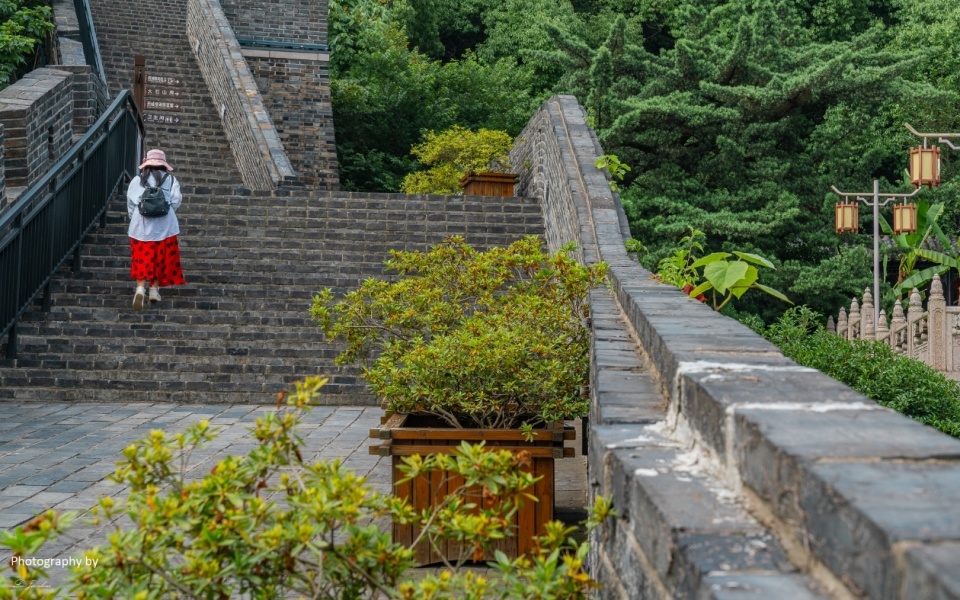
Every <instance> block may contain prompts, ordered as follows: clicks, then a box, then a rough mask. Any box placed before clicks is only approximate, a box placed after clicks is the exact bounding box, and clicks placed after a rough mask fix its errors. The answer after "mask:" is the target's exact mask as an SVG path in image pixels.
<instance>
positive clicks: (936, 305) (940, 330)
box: [927, 275, 950, 371]
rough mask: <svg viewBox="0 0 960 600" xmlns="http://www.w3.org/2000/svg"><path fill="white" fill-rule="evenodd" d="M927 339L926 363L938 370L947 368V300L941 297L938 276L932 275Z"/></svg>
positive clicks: (941, 290)
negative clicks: (928, 345) (928, 348)
mask: <svg viewBox="0 0 960 600" xmlns="http://www.w3.org/2000/svg"><path fill="white" fill-rule="evenodd" d="M927 315H928V316H927V332H928V333H927V339H928V340H930V352H929V354H928V356H929V357H930V359H929V361H928V363H927V364H929V365H930V366H931V367H933V368H934V369H937V370H938V371H946V370H947V337H948V336H949V335H950V332H949V331H947V300H946V298H944V297H943V284H942V283H940V276H939V275H934V276H933V282H932V283H931V284H930V299H929V300H927Z"/></svg>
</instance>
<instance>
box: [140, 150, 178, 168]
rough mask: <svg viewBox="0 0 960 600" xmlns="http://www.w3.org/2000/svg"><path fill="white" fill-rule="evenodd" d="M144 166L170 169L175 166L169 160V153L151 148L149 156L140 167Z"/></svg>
mask: <svg viewBox="0 0 960 600" xmlns="http://www.w3.org/2000/svg"><path fill="white" fill-rule="evenodd" d="M144 167H164V168H165V169H166V170H168V171H172V170H173V167H171V166H170V163H168V162H167V155H166V154H164V153H163V150H151V151H149V152H147V157H146V158H145V159H143V163H141V165H140V169H143V168H144Z"/></svg>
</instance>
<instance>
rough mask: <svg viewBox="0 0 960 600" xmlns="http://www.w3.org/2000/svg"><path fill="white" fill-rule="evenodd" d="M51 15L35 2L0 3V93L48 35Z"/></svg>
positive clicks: (8, 0)
mask: <svg viewBox="0 0 960 600" xmlns="http://www.w3.org/2000/svg"><path fill="white" fill-rule="evenodd" d="M53 29H54V25H53V11H51V10H50V7H49V6H48V5H47V4H46V3H44V2H41V1H39V0H0V89H3V88H4V87H6V86H7V84H8V83H10V82H11V79H12V78H13V77H14V75H15V74H16V73H17V69H18V68H20V67H21V66H23V65H26V63H27V60H28V59H29V58H30V56H31V55H32V54H33V53H34V52H36V50H37V48H38V47H39V46H40V44H41V43H42V41H43V39H44V37H46V36H47V35H48V34H49V33H50V32H51V31H53Z"/></svg>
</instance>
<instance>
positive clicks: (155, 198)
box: [137, 172, 170, 217]
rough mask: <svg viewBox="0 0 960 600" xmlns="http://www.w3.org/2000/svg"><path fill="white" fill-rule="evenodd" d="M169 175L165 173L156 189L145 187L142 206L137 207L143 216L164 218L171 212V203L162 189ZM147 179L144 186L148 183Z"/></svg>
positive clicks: (141, 195) (141, 196)
mask: <svg viewBox="0 0 960 600" xmlns="http://www.w3.org/2000/svg"><path fill="white" fill-rule="evenodd" d="M167 175H168V173H167V172H164V173H163V176H162V177H161V178H160V181H158V182H157V185H156V187H152V186H150V185H146V187H144V189H143V193H142V194H140V204H138V205H137V207H138V208H139V209H140V214H141V215H143V216H145V217H162V216H164V215H166V214H167V213H168V212H170V203H169V202H167V195H166V193H164V191H163V189H161V188H162V187H163V183H164V182H165V181H166V180H167ZM146 179H147V178H146V177H145V178H144V181H143V183H144V184H146V183H147V181H146Z"/></svg>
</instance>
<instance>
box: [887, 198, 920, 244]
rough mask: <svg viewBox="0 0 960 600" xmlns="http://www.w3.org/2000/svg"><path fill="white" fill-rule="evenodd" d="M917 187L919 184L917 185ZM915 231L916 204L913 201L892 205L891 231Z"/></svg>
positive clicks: (896, 232) (899, 232)
mask: <svg viewBox="0 0 960 600" xmlns="http://www.w3.org/2000/svg"><path fill="white" fill-rule="evenodd" d="M918 187H919V186H918ZM916 231H917V205H916V204H914V203H913V202H904V203H903V204H894V205H893V233H895V234H901V233H915V232H916Z"/></svg>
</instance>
